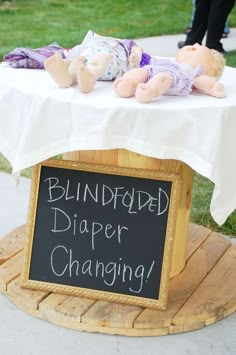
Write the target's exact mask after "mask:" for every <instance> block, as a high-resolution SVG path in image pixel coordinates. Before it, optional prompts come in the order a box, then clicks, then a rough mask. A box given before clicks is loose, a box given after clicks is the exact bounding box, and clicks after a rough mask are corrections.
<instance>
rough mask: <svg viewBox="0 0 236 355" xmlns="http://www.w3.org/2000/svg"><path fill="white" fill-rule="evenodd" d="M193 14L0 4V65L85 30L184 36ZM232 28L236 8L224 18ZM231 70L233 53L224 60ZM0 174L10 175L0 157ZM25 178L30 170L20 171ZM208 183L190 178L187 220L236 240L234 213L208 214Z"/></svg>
mask: <svg viewBox="0 0 236 355" xmlns="http://www.w3.org/2000/svg"><path fill="white" fill-rule="evenodd" d="M191 12H192V1H190V0H187V1H186V0H177V1H176V0H165V1H161V0H153V1H143V0H142V1H141V0H135V1H127V0H117V1H114V0H97V1H94V0H93V1H92V0H42V1H35V0H12V1H1V0H0V33H1V36H0V60H1V58H2V56H3V55H4V54H5V53H8V52H10V51H11V50H12V49H14V48H16V47H30V48H37V47H40V46H42V45H45V44H49V43H51V42H54V41H56V42H58V43H59V44H60V45H61V46H63V47H72V46H74V45H76V44H78V43H80V42H81V40H82V39H83V37H84V35H85V34H86V32H87V31H88V30H89V29H92V30H93V31H95V32H97V33H100V34H103V35H106V36H107V35H108V36H113V37H120V38H133V39H135V38H141V37H148V36H159V35H164V34H177V33H183V31H184V29H185V28H186V27H187V26H188V23H189V20H190V17H191ZM229 26H230V27H236V7H235V8H234V10H233V11H232V13H231V14H230V17H229ZM225 57H226V63H227V65H229V66H232V67H236V50H235V51H232V52H231V53H227V54H226V55H225ZM0 170H1V171H7V172H10V171H11V167H10V164H9V163H8V162H7V161H6V159H5V158H4V157H3V156H1V155H0ZM23 175H24V176H27V177H30V176H31V169H26V170H24V171H23ZM212 190H213V184H212V183H211V182H210V181H208V180H207V179H206V178H204V177H202V176H200V175H198V174H195V178H194V191H193V204H192V213H191V220H192V221H193V222H195V223H198V224H201V225H204V226H207V227H209V228H211V229H213V230H215V231H219V232H222V233H224V234H228V235H234V236H236V212H234V213H233V214H232V215H231V216H230V217H229V218H228V219H227V221H226V223H224V225H223V226H221V227H219V226H217V225H216V223H215V222H214V221H213V219H212V217H211V215H210V212H209V206H210V200H211V195H212Z"/></svg>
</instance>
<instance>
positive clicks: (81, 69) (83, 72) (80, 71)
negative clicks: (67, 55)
mask: <svg viewBox="0 0 236 355" xmlns="http://www.w3.org/2000/svg"><path fill="white" fill-rule="evenodd" d="M83 59H84V58H83ZM111 59H112V55H111V54H109V53H101V54H98V55H96V56H95V57H94V59H93V60H92V61H91V62H90V63H89V64H87V65H85V64H84V60H81V59H80V58H79V59H78V62H77V63H78V66H77V81H78V85H79V88H80V91H81V92H83V93H84V94H87V93H89V92H90V91H92V89H93V87H94V85H95V83H96V81H97V79H98V78H99V77H100V76H101V75H102V74H104V71H105V69H106V67H107V65H108V63H109V62H110V60H111Z"/></svg>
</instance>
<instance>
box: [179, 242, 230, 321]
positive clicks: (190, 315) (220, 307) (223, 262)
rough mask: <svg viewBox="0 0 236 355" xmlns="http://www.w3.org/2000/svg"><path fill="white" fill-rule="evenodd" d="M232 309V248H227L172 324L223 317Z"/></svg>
mask: <svg viewBox="0 0 236 355" xmlns="http://www.w3.org/2000/svg"><path fill="white" fill-rule="evenodd" d="M235 309H236V246H235V245H231V247H230V248H229V249H228V250H227V252H226V253H225V254H224V255H223V256H222V258H221V259H220V260H219V262H218V263H217V264H216V265H215V267H214V269H213V270H212V271H211V273H210V274H209V275H207V277H206V278H205V280H204V281H203V282H202V284H201V285H200V286H199V287H198V289H197V290H196V291H195V292H194V294H193V295H192V296H191V298H189V300H188V301H187V302H186V303H185V304H184V306H183V307H182V309H181V310H180V311H179V312H178V313H177V314H176V316H175V317H174V318H173V323H174V324H184V323H185V324H187V323H194V322H197V321H201V320H206V322H207V323H209V320H210V322H213V321H214V319H211V318H212V317H216V318H215V319H216V320H217V319H220V318H221V316H222V318H224V316H225V314H226V313H225V312H227V311H228V313H232V312H234V311H235Z"/></svg>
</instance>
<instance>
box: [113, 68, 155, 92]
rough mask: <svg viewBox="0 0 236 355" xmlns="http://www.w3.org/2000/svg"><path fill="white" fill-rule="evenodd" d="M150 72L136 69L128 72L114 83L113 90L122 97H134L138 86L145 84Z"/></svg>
mask: <svg viewBox="0 0 236 355" xmlns="http://www.w3.org/2000/svg"><path fill="white" fill-rule="evenodd" d="M147 78H148V72H147V70H146V69H143V68H135V69H132V70H129V71H127V72H126V73H125V74H124V75H123V76H122V77H121V78H118V79H116V80H115V81H114V84H113V89H114V91H115V93H116V94H117V95H118V96H120V97H131V96H134V94H135V90H136V88H137V85H138V84H140V83H145V82H146V81H147Z"/></svg>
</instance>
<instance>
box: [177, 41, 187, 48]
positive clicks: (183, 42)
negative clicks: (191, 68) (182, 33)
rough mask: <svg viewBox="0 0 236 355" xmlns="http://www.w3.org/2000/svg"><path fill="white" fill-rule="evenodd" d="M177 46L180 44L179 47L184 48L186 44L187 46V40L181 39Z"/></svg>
mask: <svg viewBox="0 0 236 355" xmlns="http://www.w3.org/2000/svg"><path fill="white" fill-rule="evenodd" d="M177 46H178V48H183V47H184V46H186V44H185V41H179V42H178V43H177Z"/></svg>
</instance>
